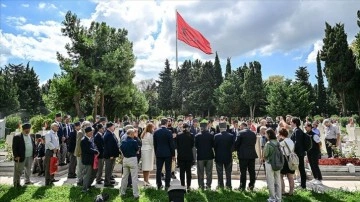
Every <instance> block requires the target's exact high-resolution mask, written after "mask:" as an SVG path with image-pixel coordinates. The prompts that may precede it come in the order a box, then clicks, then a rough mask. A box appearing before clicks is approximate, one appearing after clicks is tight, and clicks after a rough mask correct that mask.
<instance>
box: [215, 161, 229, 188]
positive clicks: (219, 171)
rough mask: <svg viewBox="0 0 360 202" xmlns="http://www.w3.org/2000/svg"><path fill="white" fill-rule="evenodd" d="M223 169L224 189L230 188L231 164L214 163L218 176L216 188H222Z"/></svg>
mask: <svg viewBox="0 0 360 202" xmlns="http://www.w3.org/2000/svg"><path fill="white" fill-rule="evenodd" d="M224 168H225V176H226V187H228V188H231V172H232V162H230V163H222V162H216V172H217V175H218V187H219V188H223V187H224V177H223V175H224V173H223V170H224Z"/></svg>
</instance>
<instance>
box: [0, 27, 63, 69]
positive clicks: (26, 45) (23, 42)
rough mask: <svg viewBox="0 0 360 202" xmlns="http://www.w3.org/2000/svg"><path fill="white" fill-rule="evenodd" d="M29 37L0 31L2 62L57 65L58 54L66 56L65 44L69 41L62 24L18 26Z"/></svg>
mask: <svg viewBox="0 0 360 202" xmlns="http://www.w3.org/2000/svg"><path fill="white" fill-rule="evenodd" d="M16 29H18V30H19V31H23V32H26V33H27V35H26V36H25V35H21V34H12V33H3V31H2V30H0V46H1V47H2V55H1V61H2V62H3V61H8V60H9V59H10V58H20V59H24V60H32V61H41V62H48V63H55V64H57V63H58V62H57V59H56V52H57V51H59V52H60V53H62V54H66V51H65V49H64V47H65V44H66V43H68V42H69V39H68V38H66V37H64V36H62V34H61V31H60V30H61V24H60V23H59V22H54V21H45V22H40V23H39V24H37V25H35V24H24V25H18V26H16Z"/></svg>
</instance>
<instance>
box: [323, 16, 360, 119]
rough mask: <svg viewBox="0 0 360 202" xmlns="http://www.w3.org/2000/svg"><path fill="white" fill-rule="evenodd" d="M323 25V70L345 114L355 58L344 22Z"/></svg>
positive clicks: (354, 67) (354, 68) (354, 69)
mask: <svg viewBox="0 0 360 202" xmlns="http://www.w3.org/2000/svg"><path fill="white" fill-rule="evenodd" d="M325 26H326V28H325V37H324V39H323V42H324V46H323V48H322V51H321V54H320V55H321V60H323V61H324V62H325V67H324V72H325V75H326V78H327V81H328V83H329V87H330V88H332V89H333V90H334V91H335V92H336V93H337V94H338V95H339V98H340V101H341V112H342V114H346V113H347V109H346V95H347V94H348V93H350V91H351V83H352V77H353V76H354V75H355V71H356V66H355V58H354V55H353V53H352V50H351V49H350V48H349V45H348V42H347V35H346V33H345V29H344V24H336V25H335V26H334V27H332V26H330V25H329V24H328V23H325Z"/></svg>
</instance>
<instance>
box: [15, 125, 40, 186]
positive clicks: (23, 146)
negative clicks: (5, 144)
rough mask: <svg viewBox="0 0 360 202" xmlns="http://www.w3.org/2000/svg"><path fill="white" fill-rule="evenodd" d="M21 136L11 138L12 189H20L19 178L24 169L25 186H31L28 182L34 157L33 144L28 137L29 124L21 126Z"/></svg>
mask: <svg viewBox="0 0 360 202" xmlns="http://www.w3.org/2000/svg"><path fill="white" fill-rule="evenodd" d="M22 129H23V131H22V132H21V134H18V135H15V136H14V138H13V142H12V143H13V144H12V152H13V156H14V162H15V165H14V178H13V179H14V180H13V182H14V187H21V185H20V177H21V175H22V172H23V171H24V168H25V185H28V184H33V183H32V182H31V181H30V175H31V165H32V162H33V159H34V156H35V142H34V140H33V139H32V138H31V137H30V129H31V124H29V123H25V124H23V125H22Z"/></svg>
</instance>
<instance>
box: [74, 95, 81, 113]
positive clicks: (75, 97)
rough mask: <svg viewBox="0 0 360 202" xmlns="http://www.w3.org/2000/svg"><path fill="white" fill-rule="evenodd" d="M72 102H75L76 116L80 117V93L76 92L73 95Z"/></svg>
mask: <svg viewBox="0 0 360 202" xmlns="http://www.w3.org/2000/svg"><path fill="white" fill-rule="evenodd" d="M74 104H75V110H76V115H77V117H79V118H80V117H81V116H82V114H81V111H80V93H79V92H78V93H76V94H75V95H74Z"/></svg>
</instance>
